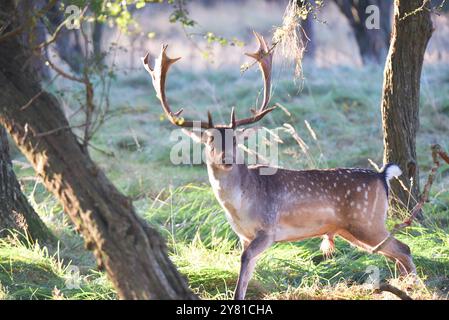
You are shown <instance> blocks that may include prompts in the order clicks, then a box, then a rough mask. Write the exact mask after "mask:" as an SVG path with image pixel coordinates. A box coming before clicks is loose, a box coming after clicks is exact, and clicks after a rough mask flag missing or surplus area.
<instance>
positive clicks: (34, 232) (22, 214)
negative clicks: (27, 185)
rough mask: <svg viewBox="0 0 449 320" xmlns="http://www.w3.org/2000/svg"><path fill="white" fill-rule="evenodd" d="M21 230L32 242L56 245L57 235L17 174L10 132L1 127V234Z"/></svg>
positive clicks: (2, 235) (4, 234)
mask: <svg viewBox="0 0 449 320" xmlns="http://www.w3.org/2000/svg"><path fill="white" fill-rule="evenodd" d="M9 231H18V232H19V233H20V234H21V235H23V236H25V237H26V238H30V239H31V240H32V241H36V240H38V241H39V242H40V243H45V244H54V243H55V238H54V236H53V235H52V234H51V232H50V230H48V228H47V227H46V226H45V224H44V223H43V222H42V220H41V219H40V218H39V216H38V215H37V213H36V212H35V211H34V209H33V207H32V206H31V205H30V204H29V202H28V200H27V198H26V196H25V195H24V194H23V193H22V190H21V188H20V184H19V182H18V181H17V177H16V175H15V174H14V171H13V168H12V162H11V159H10V156H9V145H8V139H7V135H6V131H5V129H4V128H3V127H1V126H0V237H4V236H8V235H10V233H9Z"/></svg>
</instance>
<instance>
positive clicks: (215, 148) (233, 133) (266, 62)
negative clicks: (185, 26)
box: [142, 32, 275, 169]
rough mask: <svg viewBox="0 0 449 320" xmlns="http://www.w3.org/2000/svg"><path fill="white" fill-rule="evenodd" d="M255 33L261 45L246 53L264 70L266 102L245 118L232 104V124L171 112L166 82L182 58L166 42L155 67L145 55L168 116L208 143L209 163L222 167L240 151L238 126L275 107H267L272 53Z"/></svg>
mask: <svg viewBox="0 0 449 320" xmlns="http://www.w3.org/2000/svg"><path fill="white" fill-rule="evenodd" d="M254 35H255V37H256V40H257V42H258V45H259V47H258V49H257V51H256V52H254V53H246V55H247V56H249V57H251V58H253V59H255V60H256V61H257V63H258V65H259V68H260V70H261V72H262V76H263V80H264V95H263V101H262V104H261V106H260V107H259V108H257V109H250V111H251V113H252V115H251V116H249V117H247V118H244V119H236V116H235V109H234V107H233V108H232V110H231V118H230V121H229V124H214V122H213V120H212V115H211V113H210V112H208V113H207V121H201V120H200V121H192V120H186V119H184V118H182V117H181V114H182V112H183V111H184V110H183V109H182V108H181V109H179V110H178V111H176V112H173V111H172V109H171V107H170V105H169V103H168V100H167V96H166V92H165V83H166V78H167V73H168V70H169V68H170V66H171V65H172V64H174V63H175V62H176V61H178V60H179V59H180V58H169V57H168V56H167V53H166V51H167V47H168V46H167V45H163V46H162V48H161V52H160V54H159V57H158V58H157V59H156V60H155V63H154V66H153V67H152V66H150V61H149V60H150V58H149V53H147V54H146V56H145V57H144V58H142V62H143V65H144V67H145V69H146V70H147V71H148V73H149V74H150V75H151V79H152V82H153V87H154V89H155V90H156V95H157V97H158V99H159V100H160V102H161V105H162V109H163V111H164V113H165V115H166V117H167V119H168V120H169V121H170V122H171V123H172V124H173V125H175V126H178V127H181V128H183V129H184V130H183V131H184V133H186V134H187V135H188V136H190V137H191V138H192V139H193V140H194V141H196V142H200V143H203V144H204V145H205V146H206V159H207V162H208V163H209V164H214V165H216V166H219V167H221V168H222V169H230V168H231V167H232V164H234V163H235V157H236V154H237V150H236V141H238V139H239V136H240V135H241V134H242V133H243V131H244V130H242V129H241V130H239V129H238V127H242V126H245V125H251V124H254V123H256V122H258V121H259V120H261V119H262V118H263V117H265V116H266V115H267V114H268V113H270V112H271V111H273V110H274V109H275V107H268V103H269V101H270V91H271V90H270V89H271V66H272V58H273V53H272V51H271V50H270V49H269V47H268V46H267V43H266V42H265V39H264V38H263V37H262V36H261V35H260V34H258V33H257V32H254Z"/></svg>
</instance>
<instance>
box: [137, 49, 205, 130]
mask: <svg viewBox="0 0 449 320" xmlns="http://www.w3.org/2000/svg"><path fill="white" fill-rule="evenodd" d="M167 47H168V45H166V44H164V45H162V48H161V52H160V54H159V57H158V58H157V59H156V60H155V63H154V67H153V68H152V67H151V66H150V63H149V57H150V54H149V53H147V54H146V55H145V57H144V58H142V63H143V65H144V67H145V70H147V71H148V73H149V74H150V76H151V80H152V82H153V87H154V89H155V90H156V95H157V97H158V99H159V101H160V102H161V105H162V109H163V110H164V112H165V114H166V116H167V118H168V120H169V121H170V122H171V123H172V124H174V125H176V126H179V127H189V128H192V127H193V125H194V123H193V121H187V120H184V119H182V118H179V115H180V114H181V112H182V111H183V109H182V108H181V109H180V110H178V111H177V112H175V113H173V112H172V110H171V108H170V105H169V104H168V101H167V97H166V95H165V81H166V78H167V72H168V69H169V68H170V66H171V65H172V64H174V63H175V62H176V61H178V60H179V59H181V58H180V57H179V58H173V59H172V58H169V57H168V56H167V54H166V53H165V51H166V50H167ZM208 118H209V121H208V122H203V121H200V122H199V123H200V126H201V128H204V129H208V128H210V127H211V124H212V118H211V117H210V115H208Z"/></svg>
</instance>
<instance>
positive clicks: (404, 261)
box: [339, 228, 416, 275]
mask: <svg viewBox="0 0 449 320" xmlns="http://www.w3.org/2000/svg"><path fill="white" fill-rule="evenodd" d="M339 235H340V236H341V237H342V238H344V239H346V240H347V241H348V242H350V243H352V244H354V245H356V246H358V247H361V248H362V249H365V250H367V251H371V250H372V249H374V247H376V246H377V245H378V244H379V243H381V242H382V241H383V240H385V239H386V238H387V237H388V236H389V233H388V232H387V230H385V229H384V230H382V231H381V232H379V230H376V229H369V230H368V228H366V229H364V230H361V229H360V228H357V230H354V229H353V230H344V231H341V232H339ZM379 253H380V254H382V255H384V256H386V257H387V258H389V259H390V260H392V261H394V262H395V263H396V266H397V267H398V269H399V272H400V273H401V275H407V274H410V273H415V272H416V268H415V265H414V263H413V260H412V256H411V252H410V248H409V246H407V245H406V244H405V243H402V242H401V241H399V240H397V239H396V238H394V237H391V238H390V240H388V242H387V243H386V244H385V245H384V246H383V248H381V250H379Z"/></svg>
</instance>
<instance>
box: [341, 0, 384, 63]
mask: <svg viewBox="0 0 449 320" xmlns="http://www.w3.org/2000/svg"><path fill="white" fill-rule="evenodd" d="M334 2H335V3H336V5H337V6H338V8H339V9H340V11H341V13H343V15H344V16H345V17H346V18H347V19H348V21H349V24H350V26H351V28H352V30H353V31H354V36H355V40H356V42H357V46H358V48H359V52H360V56H361V58H362V61H363V63H364V64H368V63H377V64H380V63H382V61H383V60H384V58H385V56H386V53H387V48H388V44H389V40H390V30H391V28H390V14H391V1H389V0H334ZM369 5H375V6H377V7H378V8H379V12H380V28H379V29H368V28H367V27H366V25H365V22H366V20H367V18H368V14H367V13H366V8H367V7H368V6H369Z"/></svg>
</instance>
